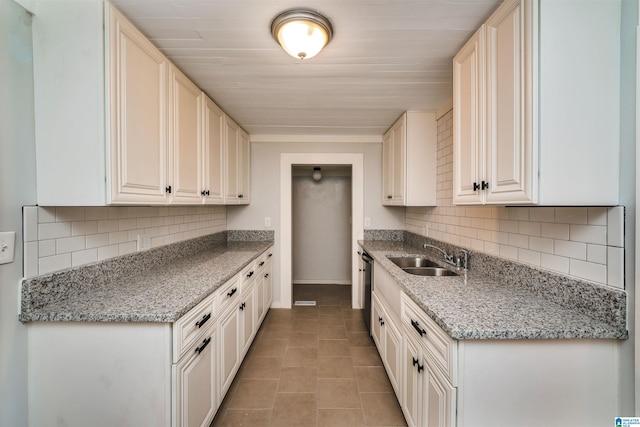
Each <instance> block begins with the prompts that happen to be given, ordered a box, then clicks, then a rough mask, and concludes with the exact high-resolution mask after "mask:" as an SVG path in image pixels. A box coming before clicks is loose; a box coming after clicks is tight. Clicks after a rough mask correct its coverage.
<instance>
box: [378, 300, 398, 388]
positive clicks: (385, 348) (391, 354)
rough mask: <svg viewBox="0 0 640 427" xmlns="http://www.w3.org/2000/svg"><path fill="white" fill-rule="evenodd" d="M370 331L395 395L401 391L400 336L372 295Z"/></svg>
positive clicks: (382, 306) (390, 318) (379, 301)
mask: <svg viewBox="0 0 640 427" xmlns="http://www.w3.org/2000/svg"><path fill="white" fill-rule="evenodd" d="M371 315H372V321H371V330H372V335H373V340H374V342H375V343H376V346H377V347H378V352H379V353H380V356H381V357H382V363H383V365H384V368H385V370H386V371H387V375H388V376H389V380H390V381H391V385H392V386H393V389H394V390H395V391H396V394H399V393H400V390H401V382H400V379H401V363H400V362H401V345H402V336H401V335H400V332H399V330H398V328H397V326H396V325H395V323H394V321H393V318H392V317H391V316H389V315H388V314H387V310H385V308H384V305H383V303H382V302H381V300H380V299H379V298H378V297H377V296H376V294H375V293H374V294H373V295H372V296H371Z"/></svg>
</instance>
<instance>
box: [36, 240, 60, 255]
mask: <svg viewBox="0 0 640 427" xmlns="http://www.w3.org/2000/svg"><path fill="white" fill-rule="evenodd" d="M55 254H56V240H55V239H51V240H40V241H38V256H39V257H45V256H51V255H55Z"/></svg>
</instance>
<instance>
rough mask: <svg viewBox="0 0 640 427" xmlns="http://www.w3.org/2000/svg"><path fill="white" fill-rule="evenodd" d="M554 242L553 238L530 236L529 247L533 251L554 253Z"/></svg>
mask: <svg viewBox="0 0 640 427" xmlns="http://www.w3.org/2000/svg"><path fill="white" fill-rule="evenodd" d="M553 242H554V240H553V239H547V238H544V237H529V249H531V250H532V251H538V252H543V253H547V254H552V253H553V249H554V245H553Z"/></svg>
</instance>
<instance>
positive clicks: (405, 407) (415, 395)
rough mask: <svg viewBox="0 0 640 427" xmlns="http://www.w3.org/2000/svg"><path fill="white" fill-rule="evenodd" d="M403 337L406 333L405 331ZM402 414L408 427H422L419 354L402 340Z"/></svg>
mask: <svg viewBox="0 0 640 427" xmlns="http://www.w3.org/2000/svg"><path fill="white" fill-rule="evenodd" d="M404 332H405V335H406V333H407V331H406V330H405V331H404ZM403 355H404V356H403V366H402V373H403V378H402V379H403V386H402V388H403V393H402V398H401V402H402V405H401V406H402V412H404V417H405V419H406V421H407V424H408V425H409V426H410V427H417V426H422V424H421V422H422V414H421V411H422V406H423V405H422V376H421V373H419V372H418V366H419V364H420V352H419V351H418V346H417V345H416V343H415V342H413V341H412V340H410V339H408V338H406V337H405V338H404V339H403Z"/></svg>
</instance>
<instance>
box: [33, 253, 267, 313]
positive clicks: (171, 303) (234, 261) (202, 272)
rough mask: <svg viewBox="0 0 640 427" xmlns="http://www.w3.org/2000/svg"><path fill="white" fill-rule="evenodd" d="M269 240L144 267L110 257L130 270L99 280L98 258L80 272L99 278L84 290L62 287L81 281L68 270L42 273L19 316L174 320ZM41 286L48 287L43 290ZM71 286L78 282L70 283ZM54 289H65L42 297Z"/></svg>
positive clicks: (88, 279) (113, 268)
mask: <svg viewBox="0 0 640 427" xmlns="http://www.w3.org/2000/svg"><path fill="white" fill-rule="evenodd" d="M272 245H273V242H272V241H245V242H239V241H238V242H225V243H222V244H216V245H214V246H213V247H208V248H206V249H205V250H202V251H200V252H197V253H194V254H190V255H188V256H183V257H180V258H178V259H171V260H169V261H168V262H167V261H166V260H159V259H158V260H154V261H153V263H152V265H151V266H148V265H145V266H144V267H145V268H139V267H138V265H136V266H135V267H134V268H130V267H129V266H127V265H124V263H127V262H129V263H131V261H130V260H128V259H127V258H126V257H123V258H122V259H121V260H114V261H111V264H112V265H110V267H109V268H110V269H111V270H116V269H118V262H120V263H121V264H122V268H123V269H126V268H129V270H133V272H132V273H131V274H127V275H126V276H125V277H118V278H117V280H112V279H106V280H103V281H101V280H100V278H99V277H98V276H99V275H101V274H103V271H102V270H104V267H102V266H101V265H100V264H99V263H98V264H96V265H95V266H92V267H94V268H93V269H94V272H93V274H94V276H95V277H94V276H85V278H84V279H82V281H84V282H89V281H94V280H95V281H97V282H99V283H98V284H96V285H92V286H90V289H88V290H84V291H78V290H77V289H76V290H72V291H66V290H65V286H64V282H65V281H66V282H74V281H75V282H80V281H81V280H77V279H75V278H74V277H73V272H63V273H60V274H59V275H58V276H59V277H56V275H55V274H54V275H51V276H50V277H45V278H43V279H44V280H47V281H48V282H47V283H44V285H40V286H39V287H38V293H37V295H35V296H33V297H32V299H33V300H34V303H33V304H32V305H31V306H27V307H26V308H25V305H26V304H25V303H24V302H23V309H22V313H21V314H20V320H21V321H23V322H30V321H75V322H175V321H176V320H178V319H179V318H180V317H181V316H182V315H184V314H185V313H187V312H188V311H189V310H190V309H191V308H193V307H194V306H196V305H197V304H198V303H199V302H200V301H202V300H203V299H205V298H206V297H207V296H208V295H210V294H211V293H213V292H214V291H215V290H216V289H217V288H218V287H220V286H221V285H223V284H224V283H225V282H227V281H228V280H229V279H231V278H232V277H233V276H235V275H236V274H237V273H238V272H240V271H241V270H242V269H243V268H244V267H246V266H247V265H249V264H250V263H251V262H252V261H253V260H255V259H256V258H257V257H258V256H259V255H260V254H262V253H264V252H265V251H266V250H267V249H269V248H270V247H271V246H272ZM139 254H140V253H139ZM141 256H144V255H141ZM136 262H138V261H136ZM114 264H115V265H114ZM96 271H97V273H96ZM104 274H108V273H104ZM87 277H88V278H87ZM37 279H38V280H40V281H44V280H41V279H40V278H37ZM45 285H48V286H45ZM43 287H46V288H48V289H45V290H44V291H43V290H42V288H43ZM72 287H75V288H78V287H79V286H78V285H77V284H74V285H73V286H72ZM25 288H27V289H26V291H25ZM57 289H60V292H63V291H66V292H67V293H68V295H64V296H63V297H59V298H58V297H56V296H55V295H52V298H51V299H50V301H44V302H43V300H46V299H47V296H48V294H49V293H50V294H54V293H55V292H57ZM25 292H27V294H28V293H29V290H28V287H25V285H24V284H23V299H24V298H25V297H24V296H25V295H26V294H25ZM36 302H37V303H36Z"/></svg>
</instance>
